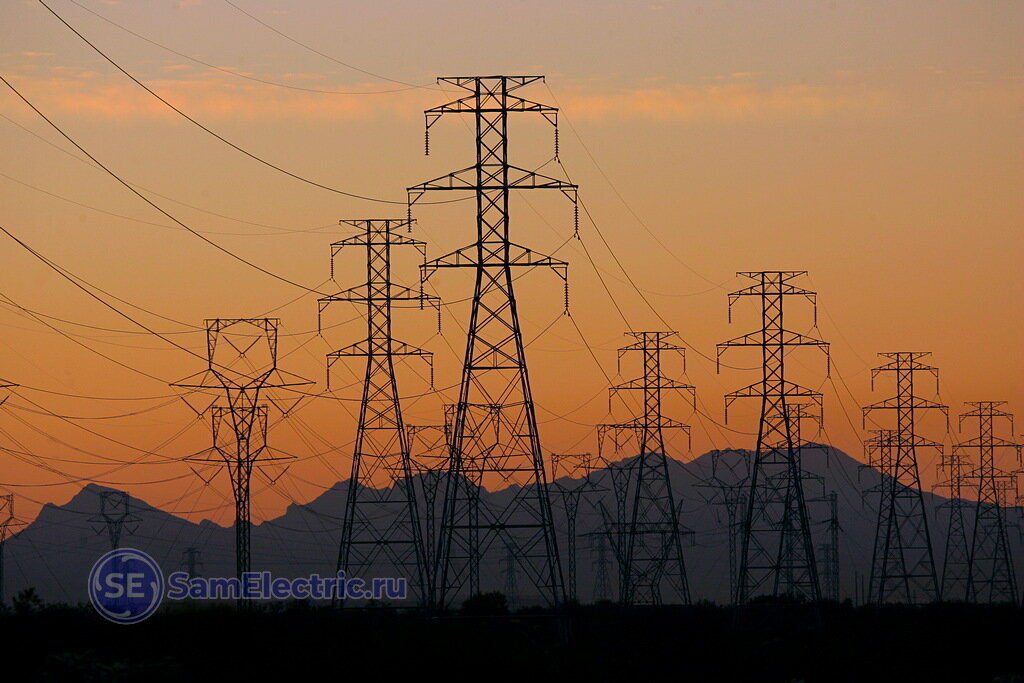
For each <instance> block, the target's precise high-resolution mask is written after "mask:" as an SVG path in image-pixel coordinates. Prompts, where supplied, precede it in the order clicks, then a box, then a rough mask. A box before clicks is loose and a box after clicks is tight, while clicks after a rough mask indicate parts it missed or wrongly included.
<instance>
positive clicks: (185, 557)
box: [180, 546, 203, 578]
mask: <svg viewBox="0 0 1024 683" xmlns="http://www.w3.org/2000/svg"><path fill="white" fill-rule="evenodd" d="M202 566H203V560H202V553H201V552H200V551H199V548H196V547H194V546H189V547H187V548H185V549H184V550H182V551H181V565H180V567H181V569H182V571H184V572H186V573H188V576H189V578H192V577H195V576H201V574H200V568H201V567H202Z"/></svg>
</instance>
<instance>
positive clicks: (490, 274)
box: [409, 76, 576, 607]
mask: <svg viewBox="0 0 1024 683" xmlns="http://www.w3.org/2000/svg"><path fill="white" fill-rule="evenodd" d="M540 80H542V77H541V76H487V77H453V78H440V79H438V82H439V83H440V84H443V85H449V86H452V87H454V88H457V89H458V90H460V91H462V92H463V96H462V97H460V98H459V99H456V100H454V101H452V102H449V103H447V104H443V105H441V106H438V107H434V108H432V109H428V110H426V112H425V115H426V128H427V131H428V132H429V130H430V128H431V126H433V124H434V123H436V122H437V120H438V119H440V118H441V117H442V116H444V115H446V114H467V115H470V116H472V117H473V120H474V123H475V126H474V127H475V131H476V163H474V164H473V165H472V166H469V167H467V168H464V169H461V170H459V171H455V172H452V173H449V174H446V175H444V176H441V177H439V178H436V179H434V180H430V181H427V182H425V183H421V184H419V185H415V186H412V187H410V188H409V204H410V210H411V206H412V204H414V203H415V202H416V201H417V200H418V199H419V198H420V197H422V196H423V195H424V194H426V193H427V192H430V191H449V192H450V191H468V192H472V193H474V196H475V198H476V240H475V241H474V242H473V243H472V244H470V245H469V246H466V247H463V248H461V249H458V250H456V251H454V252H452V253H450V254H448V255H446V256H442V257H441V258H439V259H436V260H434V261H431V262H429V263H427V264H426V265H425V266H424V269H423V273H424V277H429V276H430V275H431V274H432V273H433V272H435V271H436V270H438V269H440V268H472V269H473V270H474V272H475V275H476V284H475V288H474V292H473V300H472V305H471V312H470V318H469V325H468V339H467V343H466V355H465V361H464V364H463V368H462V381H461V384H460V389H459V399H458V402H457V403H456V414H455V421H454V424H453V430H452V443H451V451H452V455H451V462H450V465H449V467H450V470H449V471H450V474H451V476H450V477H449V478H448V481H447V484H446V490H445V511H444V520H443V522H442V528H441V534H442V539H443V540H442V543H441V547H440V550H439V558H438V565H439V568H440V570H439V578H438V580H439V585H438V596H439V599H438V603H439V604H440V605H441V606H442V607H443V606H446V605H447V604H449V603H450V602H451V601H452V600H453V599H454V598H455V597H456V595H457V594H459V593H460V592H463V591H464V589H466V588H468V590H469V592H470V593H476V592H479V590H480V585H479V584H480V562H481V559H482V557H483V555H484V554H486V553H487V551H488V550H489V549H491V548H492V547H493V548H494V549H495V550H498V549H507V548H512V549H513V555H514V556H515V558H516V561H517V562H519V564H520V565H521V568H522V570H523V574H524V576H525V577H526V579H527V580H529V581H530V582H531V583H532V584H533V585H534V586H536V587H537V589H538V590H539V591H540V593H541V594H542V597H543V599H544V600H546V601H547V602H548V603H551V604H560V603H562V602H563V601H564V599H565V589H564V583H563V577H562V569H561V564H560V562H559V556H558V550H557V543H556V539H555V530H554V525H553V522H552V516H551V501H550V497H549V492H548V487H547V479H546V475H545V470H544V460H543V454H542V451H541V442H540V436H539V434H538V430H537V417H536V413H535V409H534V402H533V393H532V390H531V388H530V380H529V375H528V373H527V368H526V354H525V350H524V345H523V336H522V331H521V330H520V326H519V309H518V304H517V302H516V297H515V293H514V291H513V276H512V272H513V270H514V269H518V268H530V267H540V266H543V267H548V268H552V269H554V270H555V272H556V273H558V274H559V276H560V277H561V278H562V279H563V280H565V281H566V282H567V278H566V276H567V273H566V271H567V264H566V263H565V262H564V261H559V260H557V259H555V258H552V257H550V256H544V255H542V254H539V253H537V252H536V251H533V250H532V249H527V248H526V247H523V246H520V245H518V244H516V243H514V242H513V241H512V240H511V239H510V230H509V227H510V222H509V198H510V195H511V191H512V190H531V189H553V190H559V191H561V192H563V193H564V194H566V195H567V196H568V197H570V198H571V199H572V200H573V201H574V202H575V200H576V186H575V185H573V184H571V183H567V182H565V181H562V180H558V179H555V178H550V177H547V176H544V175H541V174H539V173H536V172H534V171H528V170H526V169H523V168H520V167H517V166H513V165H511V164H510V163H509V139H508V117H509V114H510V113H522V112H533V113H537V114H540V115H541V116H543V117H544V118H545V119H547V120H548V121H550V122H551V123H552V124H555V123H556V122H557V118H556V117H557V110H556V109H555V108H553V107H549V106H547V105H543V104H538V103H536V102H531V101H530V100H526V99H523V98H522V97H519V96H518V95H516V94H514V92H515V91H517V90H519V89H521V88H523V87H525V86H527V85H530V84H531V83H536V82H538V81H540ZM428 139H429V138H428ZM428 151H429V148H428ZM495 406H497V407H498V410H494V407H495ZM485 484H490V485H491V486H492V487H494V488H499V487H506V486H509V485H513V484H514V485H516V488H515V489H514V493H513V495H512V496H511V498H510V499H509V500H508V501H507V503H503V504H500V505H499V506H491V505H483V504H482V501H481V498H480V495H479V489H480V488H481V487H483V486H484V485H485ZM492 507H493V509H492Z"/></svg>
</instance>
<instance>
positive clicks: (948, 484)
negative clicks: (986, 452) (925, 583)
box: [937, 448, 971, 600]
mask: <svg viewBox="0 0 1024 683" xmlns="http://www.w3.org/2000/svg"><path fill="white" fill-rule="evenodd" d="M939 469H940V470H941V471H942V473H943V474H944V476H945V478H944V479H943V480H942V481H941V482H940V483H939V484H938V486H937V488H941V489H946V490H948V491H949V499H948V500H947V501H946V502H945V503H943V504H942V505H940V506H939V508H940V509H942V510H946V511H947V513H948V515H949V519H948V525H947V527H946V551H945V554H944V556H943V560H942V577H941V580H940V582H939V588H940V590H941V591H942V599H943V600H966V599H967V583H968V581H969V577H970V573H971V572H970V555H971V549H970V545H969V544H968V542H967V524H966V522H965V521H964V512H965V511H966V510H967V507H968V503H967V501H966V500H964V499H963V485H964V479H965V477H966V476H967V473H968V472H967V459H966V458H965V457H964V454H963V452H961V451H960V449H958V448H954V449H953V452H952V453H944V454H943V455H942V461H941V462H940V463H939Z"/></svg>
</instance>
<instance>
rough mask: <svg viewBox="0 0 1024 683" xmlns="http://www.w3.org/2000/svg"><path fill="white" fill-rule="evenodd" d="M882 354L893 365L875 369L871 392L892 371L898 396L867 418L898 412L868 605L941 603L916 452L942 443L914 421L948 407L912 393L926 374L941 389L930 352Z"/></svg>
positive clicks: (868, 408) (881, 403)
mask: <svg viewBox="0 0 1024 683" xmlns="http://www.w3.org/2000/svg"><path fill="white" fill-rule="evenodd" d="M879 355H880V356H881V357H883V358H888V359H889V362H888V363H885V364H884V365H881V366H879V367H877V368H874V369H873V370H872V371H871V386H872V389H873V388H874V384H875V378H876V377H878V375H879V374H881V373H883V372H892V373H894V374H895V376H896V395H895V396H893V397H892V398H887V399H885V400H884V401H879V402H878V403H874V404H872V405H870V406H866V407H865V408H864V415H865V416H867V415H870V414H871V413H873V412H874V411H877V410H891V411H894V412H895V413H896V430H895V431H894V432H891V433H888V434H887V435H886V438H887V439H891V444H889V443H887V444H886V448H887V449H888V450H889V454H888V458H889V462H888V466H889V470H890V471H889V472H888V475H889V476H888V478H887V480H884V481H883V486H885V487H888V489H889V490H888V491H885V492H883V496H882V499H883V500H882V505H880V507H879V517H878V527H877V530H878V536H877V537H876V540H875V554H874V558H873V559H872V563H871V581H870V584H869V596H868V601H869V602H871V601H874V602H877V603H879V604H881V603H884V602H888V601H890V600H893V599H902V601H904V602H908V603H914V602H918V601H919V600H921V599H926V600H928V601H932V600H935V601H937V600H940V599H941V597H942V594H941V592H940V591H941V587H940V585H939V580H938V576H937V574H936V572H935V557H934V553H933V551H932V539H931V535H930V534H929V532H928V516H927V514H926V511H925V508H924V498H923V496H922V492H921V474H920V471H919V469H918V461H917V449H918V448H938V449H940V452H941V449H942V444H941V443H939V442H937V441H932V440H930V439H925V438H924V437H922V436H919V435H918V434H917V431H916V427H917V425H916V418H917V415H918V413H919V412H921V411H923V410H930V409H938V410H941V411H942V412H943V414H946V406H944V405H941V404H939V403H936V402H935V401H930V400H928V399H925V398H922V397H920V396H918V395H917V394H916V393H915V392H914V376H915V375H916V374H919V373H922V372H926V373H929V374H931V375H933V376H934V377H935V383H936V389H938V381H939V371H938V369H936V368H934V367H932V366H930V365H925V364H924V363H922V362H921V360H920V359H921V358H924V357H926V356H929V355H931V354H930V353H929V352H927V351H897V352H892V353H881V354H879Z"/></svg>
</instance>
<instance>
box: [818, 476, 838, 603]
mask: <svg viewBox="0 0 1024 683" xmlns="http://www.w3.org/2000/svg"><path fill="white" fill-rule="evenodd" d="M823 502H826V503H828V517H827V518H826V519H825V527H826V532H827V533H828V541H827V542H826V543H822V544H821V546H820V550H821V567H822V572H821V576H822V582H821V583H822V586H821V595H822V597H823V598H827V599H829V600H835V601H837V602H838V601H839V495H838V494H837V493H836V492H835V491H830V492H829V493H828V494H827V495H826V496H825V497H824V499H823Z"/></svg>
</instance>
